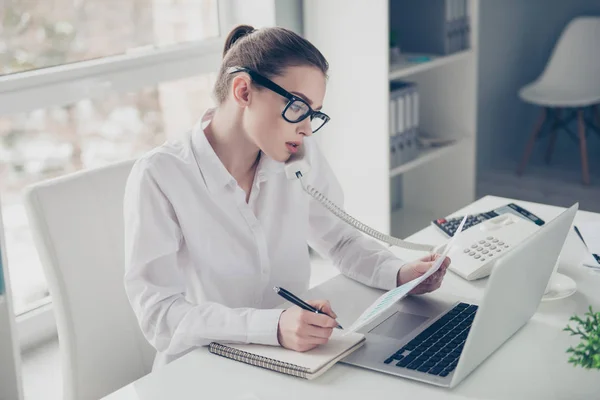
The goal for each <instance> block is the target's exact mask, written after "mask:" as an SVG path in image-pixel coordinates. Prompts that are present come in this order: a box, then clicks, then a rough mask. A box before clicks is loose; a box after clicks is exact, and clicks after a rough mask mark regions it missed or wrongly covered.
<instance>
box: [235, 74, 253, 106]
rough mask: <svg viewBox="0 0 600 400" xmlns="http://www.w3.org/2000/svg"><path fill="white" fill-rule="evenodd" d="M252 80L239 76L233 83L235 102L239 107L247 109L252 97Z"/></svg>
mask: <svg viewBox="0 0 600 400" xmlns="http://www.w3.org/2000/svg"><path fill="white" fill-rule="evenodd" d="M251 89H252V87H251V85H250V78H249V77H248V76H246V75H237V76H235V77H234V78H233V80H232V81H231V91H232V95H233V100H234V101H235V102H236V103H237V105H238V106H239V107H247V106H248V105H249V104H250V99H251V97H252V90H251Z"/></svg>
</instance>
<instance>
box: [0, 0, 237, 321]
mask: <svg viewBox="0 0 600 400" xmlns="http://www.w3.org/2000/svg"><path fill="white" fill-rule="evenodd" d="M234 1H236V0H77V1H73V0H4V1H2V2H1V3H2V6H0V199H1V201H2V213H3V219H4V225H5V226H4V229H5V234H6V245H7V258H8V267H9V268H10V278H11V286H12V293H13V296H14V305H15V311H16V313H17V314H18V315H22V314H24V313H27V312H28V311H31V310H32V309H35V308H37V307H39V306H40V305H44V304H47V303H49V302H50V298H49V296H48V288H47V285H46V282H45V278H44V274H43V272H42V269H41V266H40V264H39V259H38V256H37V252H36V250H35V247H34V244H33V239H32V235H31V232H30V230H29V227H28V223H27V217H26V215H25V211H24V208H23V202H22V197H21V196H22V189H23V188H24V187H25V186H27V185H29V184H31V183H34V182H38V181H40V180H44V179H48V178H51V177H56V176H59V175H62V174H65V173H70V172H74V171H77V170H80V169H84V168H92V167H97V166H100V165H105V164H107V163H111V162H115V161H118V160H123V159H127V158H132V157H135V156H137V155H140V154H142V153H143V152H145V151H147V150H149V149H151V148H152V147H155V146H156V145H158V144H160V143H162V142H163V141H164V140H165V139H167V138H168V137H174V136H177V135H179V134H182V133H184V132H185V131H187V130H189V129H190V128H191V126H192V125H193V123H194V122H195V120H196V119H197V118H199V117H200V115H201V114H202V112H203V111H204V109H205V108H207V107H210V106H212V97H211V91H212V86H213V83H214V80H215V73H216V71H217V68H218V65H219V62H220V59H221V51H222V45H223V36H222V35H223V34H224V33H227V32H228V31H229V29H230V28H231V26H232V25H233V21H232V19H233V18H234V16H233V15H230V14H229V13H228V12H227V11H228V10H230V9H231V8H232V4H233V3H232V2H234ZM230 20H231V21H230ZM31 315H33V314H31Z"/></svg>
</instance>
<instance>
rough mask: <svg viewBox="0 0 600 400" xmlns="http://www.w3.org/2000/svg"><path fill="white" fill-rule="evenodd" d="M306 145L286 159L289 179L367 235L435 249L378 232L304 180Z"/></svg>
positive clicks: (407, 246)
mask: <svg viewBox="0 0 600 400" xmlns="http://www.w3.org/2000/svg"><path fill="white" fill-rule="evenodd" d="M305 155H306V154H305V150H304V145H302V146H299V147H298V152H297V153H296V154H292V156H291V157H290V158H289V160H288V161H286V163H285V164H286V165H285V174H286V176H287V178H288V179H292V180H293V179H299V180H300V183H301V184H302V188H303V189H304V191H305V192H306V193H308V194H309V195H311V196H312V197H313V198H314V199H315V200H317V201H318V202H320V203H321V204H322V205H323V206H325V208H327V209H328V210H329V211H331V212H332V213H333V214H334V215H336V216H337V217H338V218H340V219H341V220H342V221H344V222H346V223H348V224H350V225H352V226H353V227H355V228H356V229H358V230H360V231H361V232H364V233H366V234H367V235H369V236H371V237H374V238H375V239H378V240H380V241H382V242H385V243H388V244H391V245H394V246H398V247H403V248H405V249H410V250H419V251H427V252H430V251H432V250H434V246H431V245H428V244H418V243H412V242H407V241H404V240H401V239H398V238H395V237H393V236H390V235H386V234H384V233H381V232H378V231H376V230H375V229H373V228H371V227H369V226H368V225H365V224H363V223H362V222H360V221H358V220H357V219H355V218H353V217H352V216H350V215H348V214H347V213H346V212H345V211H344V210H342V209H341V208H339V207H338V206H337V205H336V204H335V203H334V202H332V201H331V200H329V199H328V198H327V197H326V196H325V195H323V194H322V193H320V192H319V191H318V190H317V189H315V188H313V187H312V186H311V185H308V184H306V183H305V182H304V180H303V179H302V177H303V176H304V175H306V174H307V173H308V172H309V171H310V164H309V163H308V161H307V160H306V157H305Z"/></svg>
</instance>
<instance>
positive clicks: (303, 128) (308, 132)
mask: <svg viewBox="0 0 600 400" xmlns="http://www.w3.org/2000/svg"><path fill="white" fill-rule="evenodd" d="M298 133H300V134H302V135H304V136H312V133H313V132H312V124H311V121H310V117H308V118H305V119H304V120H302V121H301V122H300V131H299V132H298Z"/></svg>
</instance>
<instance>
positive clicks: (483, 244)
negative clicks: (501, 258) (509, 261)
mask: <svg viewBox="0 0 600 400" xmlns="http://www.w3.org/2000/svg"><path fill="white" fill-rule="evenodd" d="M508 248H510V246H509V245H508V244H507V243H504V242H503V241H501V240H499V239H498V238H495V237H493V236H488V237H487V238H485V240H479V241H476V242H473V243H472V244H471V245H470V246H467V247H465V248H464V250H463V252H464V253H465V255H467V256H469V257H473V259H475V260H478V261H481V262H483V261H486V260H487V259H488V258H493V257H494V255H499V254H500V253H502V252H504V251H505V250H507V249H508Z"/></svg>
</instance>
